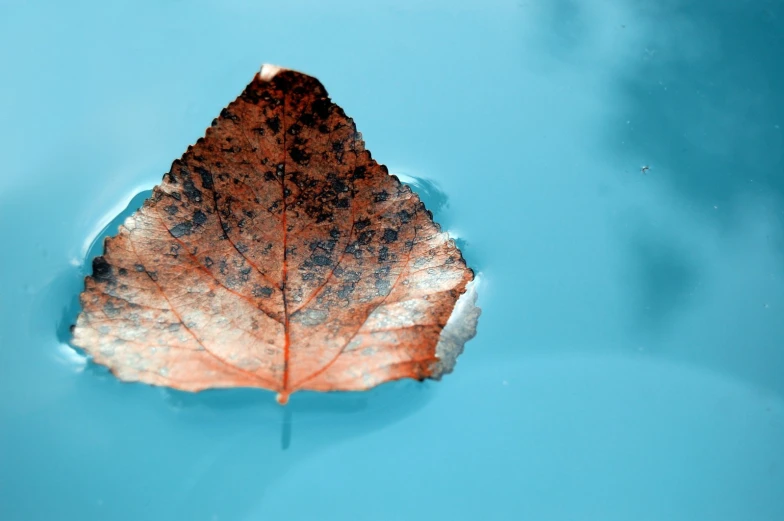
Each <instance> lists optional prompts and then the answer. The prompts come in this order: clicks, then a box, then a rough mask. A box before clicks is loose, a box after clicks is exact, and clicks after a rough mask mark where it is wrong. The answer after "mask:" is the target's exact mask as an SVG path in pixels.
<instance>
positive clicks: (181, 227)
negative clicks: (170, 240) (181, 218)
mask: <svg viewBox="0 0 784 521" xmlns="http://www.w3.org/2000/svg"><path fill="white" fill-rule="evenodd" d="M192 229H193V224H192V223H191V222H190V221H185V222H182V223H180V224H178V225H177V226H175V227H174V228H172V229H171V234H172V237H176V238H179V237H182V236H183V235H190V233H191V230H192Z"/></svg>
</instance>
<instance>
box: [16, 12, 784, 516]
mask: <svg viewBox="0 0 784 521" xmlns="http://www.w3.org/2000/svg"><path fill="white" fill-rule="evenodd" d="M264 62H271V63H277V64H281V65H284V66H287V67H291V68H296V69H299V70H302V71H304V72H307V73H309V74H313V75H315V76H317V77H318V78H319V79H320V80H321V81H322V82H323V83H324V85H325V86H326V87H327V89H328V90H329V92H330V94H331V95H332V97H333V99H334V100H335V101H336V102H337V103H338V104H340V105H341V106H342V107H344V108H345V110H346V112H347V113H348V114H349V115H351V116H352V117H354V118H355V120H356V122H357V124H358V127H359V129H360V130H361V131H362V132H363V134H364V136H365V138H366V140H367V146H368V148H369V149H370V150H371V151H372V152H373V155H374V157H376V158H378V159H379V161H381V162H383V163H386V164H387V165H388V166H389V168H390V170H391V171H392V172H395V173H399V174H404V175H407V176H409V177H408V178H407V179H409V180H410V181H411V182H412V184H414V185H415V187H418V190H419V191H420V192H421V193H422V194H423V197H424V198H425V200H426V202H427V204H428V205H429V206H430V207H431V208H432V209H434V210H435V213H436V218H437V220H438V221H440V222H441V223H442V224H443V225H444V226H445V228H447V229H449V230H450V231H451V232H453V233H454V234H456V235H457V236H458V237H460V240H461V245H462V247H463V250H464V254H465V256H466V258H467V259H468V261H469V262H470V264H471V265H472V266H473V267H475V269H476V270H477V272H479V273H481V279H482V283H481V287H480V305H481V306H482V308H483V315H482V318H481V320H480V323H479V334H478V336H477V337H476V338H475V339H474V340H473V341H471V342H470V343H469V344H468V345H467V350H466V352H465V354H464V355H463V356H462V357H461V358H460V360H459V363H458V365H457V368H456V371H455V373H454V374H452V375H450V376H448V377H446V378H445V379H444V380H443V381H442V382H438V383H435V382H429V383H426V384H419V383H417V382H398V383H394V384H389V385H384V386H381V387H379V388H377V389H375V390H373V391H371V392H367V393H357V394H345V395H343V394H329V395H317V394H308V393H303V394H297V395H295V396H294V397H293V398H292V401H291V404H290V406H289V407H288V408H287V409H285V411H287V413H284V410H283V409H281V408H280V407H279V406H278V405H277V404H276V403H275V401H274V397H273V395H272V393H268V392H263V391H252V390H234V391H219V392H207V393H202V394H197V395H188V394H185V393H180V392H174V391H167V390H162V389H157V388H152V387H147V386H144V385H129V384H122V383H120V382H118V381H117V380H116V379H114V378H113V377H111V375H109V374H108V373H107V372H106V371H104V370H102V369H100V368H97V367H95V366H93V365H91V364H89V363H86V361H85V360H84V358H82V357H81V355H79V354H78V353H76V352H74V351H73V350H72V349H71V348H70V347H68V344H67V342H68V326H69V325H70V324H71V323H72V321H73V319H74V317H75V315H76V313H77V311H78V308H77V306H76V300H75V299H76V296H77V295H78V293H79V291H80V290H81V287H82V278H83V276H84V274H85V271H86V266H89V263H90V260H91V258H92V256H94V255H95V254H97V252H98V251H100V246H98V247H96V246H95V242H94V241H96V240H98V241H100V238H101V237H102V236H103V235H105V234H106V233H110V234H113V233H115V231H116V224H117V222H118V216H120V218H121V217H122V216H123V215H127V213H128V212H129V211H132V210H133V208H135V207H136V206H138V204H140V202H141V200H143V198H144V196H145V195H146V192H145V191H147V190H150V189H151V188H152V186H153V185H155V184H156V183H157V182H158V181H159V180H160V178H161V176H162V174H163V173H164V172H165V171H166V170H168V168H169V166H170V165H171V162H172V160H173V159H175V158H177V157H179V156H180V155H181V154H182V152H183V151H184V150H185V148H186V146H187V145H188V144H189V143H192V142H193V141H195V140H196V139H197V138H198V137H199V136H200V135H202V133H203V131H204V129H205V127H206V126H207V125H208V124H209V123H210V121H211V120H212V118H213V117H215V116H216V115H217V114H218V112H219V111H220V109H221V108H222V107H223V106H225V105H226V104H227V103H228V102H229V101H231V100H232V99H234V97H235V96H236V95H237V94H238V93H239V92H240V91H241V90H242V89H243V88H244V86H245V85H246V84H247V83H248V82H249V81H250V79H251V77H252V75H253V74H254V72H255V71H256V70H257V69H258V67H259V66H260V64H261V63H264ZM783 63H784V5H783V4H782V2H780V1H770V0H768V1H766V0H756V1H742V0H718V1H709V0H701V1H687V0H683V1H674V0H649V1H643V0H637V1H633V0H613V1H609V0H593V1H589V0H582V1H578V0H483V1H481V2H480V1H476V2H461V1H447V0H431V1H428V2H423V1H421V0H396V1H374V2H367V1H360V0H340V1H331V2H324V1H316V0H312V1H294V0H291V1H285V2H261V1H256V2H250V1H240V0H223V1H217V0H216V1H194V2H185V1H182V0H179V1H178V0H166V1H162V0H160V1H146V2H142V1H134V2H128V1H112V2H83V1H69V2H63V1H54V0H51V1H43V0H40V1H23V0H0V70H1V71H2V80H0V121H2V125H1V126H0V152H1V155H0V157H1V158H2V163H1V164H0V238H1V239H2V243H0V244H2V247H0V250H1V252H0V268H1V269H0V519H2V520H3V521H16V520H22V521H27V520H47V521H48V520H80V521H89V520H151V521H154V520H167V521H171V520H188V521H190V520H194V521H196V520H209V521H212V520H230V521H233V520H259V519H281V520H282V519H286V520H299V519H303V520H315V519H318V520H332V519H335V520H371V521H372V520H407V521H408V520H411V521H413V520H419V519H422V520H424V519H428V520H432V519H445V520H480V519H497V520H507V519H508V520H529V519H530V520H535V521H546V520H565V521H566V520H596V521H612V520H619V521H621V520H634V521H647V520H668V521H673V520H698V521H702V520H711V521H717V520H744V521H763V520H781V519H784V379H783V378H782V375H783V374H784V255H783V254H784V234H783V232H784V206H783V205H784V134H782V133H783V132H784V128H783V127H784V102H783V101H782V100H783V99H784V66H782V64H783ZM644 165H647V166H650V170H649V171H647V173H645V174H643V173H642V172H641V170H640V169H641V167H642V166H644ZM139 194H141V195H139ZM107 227H108V228H107ZM287 431H289V432H287ZM286 438H288V439H286Z"/></svg>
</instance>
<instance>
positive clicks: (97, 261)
mask: <svg viewBox="0 0 784 521" xmlns="http://www.w3.org/2000/svg"><path fill="white" fill-rule="evenodd" d="M93 279H95V280H96V281H97V282H114V273H113V270H112V266H111V265H110V264H109V263H108V262H106V259H105V258H103V256H101V257H96V258H94V259H93Z"/></svg>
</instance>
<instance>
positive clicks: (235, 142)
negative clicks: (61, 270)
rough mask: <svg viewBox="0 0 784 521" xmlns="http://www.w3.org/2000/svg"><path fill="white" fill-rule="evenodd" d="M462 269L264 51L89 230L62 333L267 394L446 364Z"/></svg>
mask: <svg viewBox="0 0 784 521" xmlns="http://www.w3.org/2000/svg"><path fill="white" fill-rule="evenodd" d="M472 280H473V272H472V271H471V270H470V269H469V268H468V267H467V266H466V264H465V262H464V260H463V258H462V256H461V254H460V251H459V250H458V249H457V248H456V247H455V244H454V242H453V241H452V240H450V239H449V238H448V237H447V235H446V234H445V233H441V232H440V230H439V227H438V225H437V224H435V223H434V222H433V220H432V214H431V213H430V212H429V211H428V210H426V209H425V207H424V205H423V204H422V203H421V202H420V200H419V198H418V197H417V195H416V194H415V193H413V192H412V191H411V189H410V188H409V187H407V186H405V185H403V184H401V183H400V181H399V180H398V179H397V177H395V176H393V175H389V173H388V171H387V168H386V167H384V166H383V165H379V164H378V163H376V162H375V161H374V160H373V159H372V158H371V155H370V152H368V151H366V150H365V148H364V142H363V141H362V137H361V135H360V134H359V133H357V131H356V127H355V125H354V122H353V120H351V119H350V118H349V117H347V116H346V115H345V113H344V112H343V110H342V109H341V108H340V107H338V106H337V105H335V104H334V103H332V102H331V101H330V99H329V97H328V96H327V92H326V91H325V89H324V87H323V86H322V85H321V83H319V82H318V81H317V80H316V79H315V78H312V77H310V76H306V75H304V74H301V73H298V72H294V71H290V70H284V69H280V68H277V67H273V66H269V65H265V66H264V67H262V69H261V72H260V73H259V74H257V75H256V76H255V78H254V79H253V81H252V82H251V83H250V85H248V87H247V88H246V89H245V91H244V92H243V93H242V94H241V95H240V96H239V98H237V99H236V100H235V101H234V102H232V103H231V104H230V105H229V106H228V107H226V108H225V109H223V110H222V111H221V113H220V117H218V118H217V119H215V120H214V121H213V122H212V126H211V127H210V128H208V129H207V133H206V135H205V137H204V138H201V139H199V140H198V141H197V142H196V144H195V145H193V146H190V147H188V151H187V152H186V153H185V154H184V155H183V156H182V158H181V159H179V160H177V161H175V162H174V163H173V164H172V167H171V170H170V171H169V172H168V173H167V174H165V175H164V177H163V182H162V183H161V184H160V185H159V186H157V187H155V189H154V190H153V193H152V195H151V196H150V198H149V199H147V200H146V201H145V203H144V205H143V206H142V207H141V208H140V209H139V210H138V211H137V212H136V213H135V214H133V215H132V216H130V217H129V218H128V219H127V220H126V221H125V223H124V224H123V226H121V227H120V229H119V232H118V233H117V235H115V236H114V237H111V238H107V240H106V241H105V243H104V254H103V256H100V257H97V258H95V260H94V261H93V272H92V276H88V277H86V278H85V289H84V292H82V294H81V304H82V311H81V313H80V314H79V317H78V319H77V322H76V325H75V327H74V339H73V343H74V344H75V345H76V346H79V347H81V348H83V349H84V350H85V351H87V353H89V354H90V355H91V356H92V357H93V360H94V361H95V362H97V363H99V364H103V365H105V366H108V367H109V368H110V369H111V370H112V372H113V373H114V374H115V375H116V376H117V377H119V378H120V379H122V380H125V381H141V382H146V383H149V384H153V385H162V386H168V387H173V388H176V389H183V390H189V391H198V390H201V389H206V388H212V387H261V388H265V389H270V390H273V391H277V392H278V401H280V402H281V403H285V402H286V401H287V400H288V396H289V395H290V394H291V393H292V392H295V391H298V390H304V389H310V390H317V391H333V390H363V389H368V388H370V387H373V386H375V385H378V384H380V383H383V382H386V381H389V380H395V379H399V378H416V379H424V378H436V379H437V378H439V377H440V376H441V375H442V374H444V373H447V372H449V371H451V370H452V368H453V366H454V364H455V359H456V357H457V355H459V354H460V352H461V351H462V349H463V345H464V344H465V342H466V341H467V340H468V339H469V338H471V337H472V336H473V335H474V334H475V327H476V323H477V319H478V316H479V310H478V308H476V307H475V306H474V302H475V300H476V296H475V292H474V291H473V288H472V287H473V283H472V282H471V281H472ZM467 289H468V290H469V291H466V290H467ZM461 295H462V296H461ZM458 300H459V302H458ZM450 317H451V318H450Z"/></svg>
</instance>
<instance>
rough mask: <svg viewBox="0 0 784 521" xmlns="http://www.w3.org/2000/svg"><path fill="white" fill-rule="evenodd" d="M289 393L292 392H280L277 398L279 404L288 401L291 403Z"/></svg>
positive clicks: (284, 403)
mask: <svg viewBox="0 0 784 521" xmlns="http://www.w3.org/2000/svg"><path fill="white" fill-rule="evenodd" d="M289 394H290V393H288V392H286V391H281V392H279V393H278V395H277V396H276V397H275V399H276V400H277V401H278V403H279V404H281V405H286V404H287V403H289Z"/></svg>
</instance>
